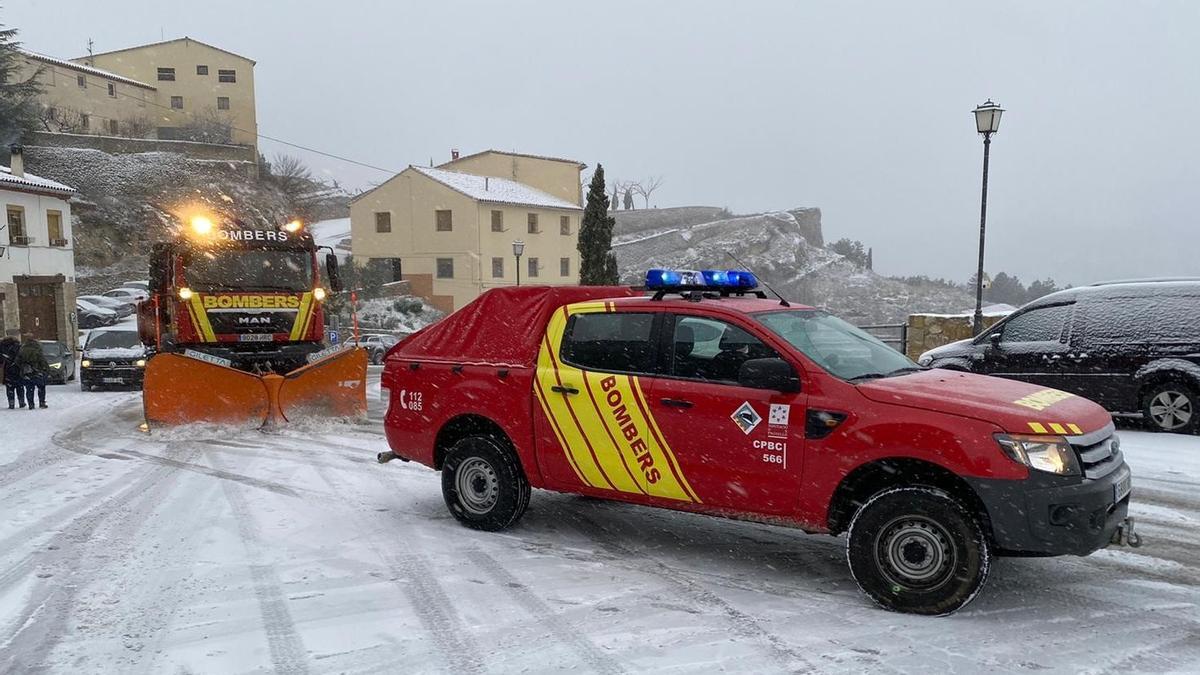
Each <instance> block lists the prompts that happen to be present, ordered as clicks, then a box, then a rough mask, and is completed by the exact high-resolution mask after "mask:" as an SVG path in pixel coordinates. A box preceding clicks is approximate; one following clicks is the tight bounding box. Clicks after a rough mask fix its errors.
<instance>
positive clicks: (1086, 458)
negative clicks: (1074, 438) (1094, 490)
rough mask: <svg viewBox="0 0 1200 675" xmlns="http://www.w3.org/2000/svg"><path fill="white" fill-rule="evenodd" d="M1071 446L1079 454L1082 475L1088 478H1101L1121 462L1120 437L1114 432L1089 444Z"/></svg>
mask: <svg viewBox="0 0 1200 675" xmlns="http://www.w3.org/2000/svg"><path fill="white" fill-rule="evenodd" d="M1073 447H1074V448H1075V452H1076V453H1078V454H1079V463H1080V465H1081V466H1082V467H1083V475H1084V476H1086V477H1088V478H1102V477H1104V476H1106V475H1108V474H1109V472H1111V471H1112V470H1113V469H1115V468H1117V467H1118V466H1120V464H1121V439H1120V438H1118V437H1117V436H1116V435H1115V434H1112V435H1109V436H1107V437H1106V438H1103V439H1101V440H1100V441H1099V442H1096V443H1092V444H1091V445H1075V446H1073Z"/></svg>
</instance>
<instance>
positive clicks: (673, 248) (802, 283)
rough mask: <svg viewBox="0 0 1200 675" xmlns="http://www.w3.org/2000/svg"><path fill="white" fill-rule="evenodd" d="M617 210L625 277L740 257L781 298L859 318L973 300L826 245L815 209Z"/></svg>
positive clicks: (890, 316)
mask: <svg viewBox="0 0 1200 675" xmlns="http://www.w3.org/2000/svg"><path fill="white" fill-rule="evenodd" d="M614 215H615V217H616V219H617V224H616V227H615V228H614V236H613V252H614V253H615V254H616V256H617V263H618V265H619V266H620V270H621V281H622V283H630V284H639V283H641V282H642V275H643V274H645V270H647V269H649V268H652V267H677V268H681V269H697V268H706V267H715V268H735V267H739V266H740V265H739V264H738V263H737V262H736V260H740V261H741V262H742V263H743V264H744V265H745V266H747V267H749V268H750V269H752V270H753V271H754V272H756V273H757V274H758V275H759V276H760V277H761V278H762V279H764V280H765V281H767V282H768V283H770V284H771V285H772V286H773V287H774V288H775V290H777V291H779V292H780V293H781V294H783V295H784V297H787V298H789V299H792V300H795V301H798V302H802V303H805V304H811V305H816V306H820V307H824V308H826V309H828V310H830V311H831V312H834V313H836V314H838V315H840V316H842V317H844V318H846V319H847V320H849V321H852V322H854V323H859V324H865V323H893V322H900V321H904V320H906V319H907V316H908V314H909V313H912V312H918V311H931V312H949V311H957V310H959V309H961V308H962V307H966V306H968V305H970V304H972V303H971V297H970V295H969V293H967V291H966V290H965V289H963V288H954V287H948V286H943V285H938V284H932V283H916V284H909V283H905V282H902V281H899V280H896V279H891V278H888V277H883V276H880V275H878V274H875V273H874V272H872V271H870V270H864V269H861V268H859V267H858V266H856V265H855V264H854V263H852V262H850V261H849V260H847V259H846V258H845V257H843V256H841V255H839V254H837V253H834V252H833V251H830V250H829V249H827V248H825V246H824V235H823V233H822V230H821V211H820V209H816V208H797V209H791V210H789V211H774V212H770V213H759V214H752V215H746V216H732V215H729V214H728V212H727V211H725V210H723V209H715V208H711V207H682V208H674V209H649V210H644V211H618V212H616V213H615V214H614ZM735 258H736V260H735Z"/></svg>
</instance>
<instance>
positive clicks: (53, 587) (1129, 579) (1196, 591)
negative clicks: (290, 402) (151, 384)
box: [0, 368, 1200, 673]
mask: <svg viewBox="0 0 1200 675" xmlns="http://www.w3.org/2000/svg"><path fill="white" fill-rule="evenodd" d="M372 378H373V379H372V381H373V382H374V383H375V386H374V387H373V390H374V391H375V392H377V382H378V372H377V371H376V369H374V368H372ZM49 403H50V405H51V408H50V409H49V410H37V411H33V412H28V411H11V412H10V411H7V410H0V439H2V442H0V514H2V517H0V672H4V673H9V672H14V673H15V672H29V671H31V670H38V669H42V670H49V671H54V672H71V673H75V672H122V673H125V672H222V673H225V672H250V671H270V670H274V671H279V672H293V673H303V672H313V673H324V672H455V673H464V672H513V671H524V672H548V671H549V672H553V671H558V672H562V671H572V672H591V671H600V672H620V671H640V670H670V671H674V672H713V671H718V670H723V671H737V672H780V671H810V670H818V671H840V672H848V671H854V672H857V671H863V670H881V671H899V672H913V671H917V672H928V671H953V672H972V673H974V672H985V671H986V672H994V671H1031V670H1050V671H1063V672H1068V671H1069V672H1079V671H1084V672H1106V671H1127V670H1134V671H1156V672H1161V671H1175V672H1197V671H1200V569H1198V568H1197V563H1198V562H1200V438H1195V437H1182V436H1167V435H1156V434H1150V433H1144V432H1137V431H1125V432H1123V434H1122V435H1123V440H1124V448H1125V450H1126V452H1127V456H1128V458H1129V461H1130V462H1131V464H1132V465H1133V468H1134V471H1135V475H1136V478H1135V495H1134V506H1133V513H1134V515H1136V516H1137V517H1138V518H1139V521H1140V526H1141V530H1142V534H1143V535H1144V536H1145V538H1146V545H1145V546H1144V547H1143V548H1141V549H1138V550H1136V551H1135V550H1130V549H1111V550H1106V551H1102V552H1100V553H1097V554H1095V555H1093V556H1091V557H1089V558H1058V559H1002V560H1001V561H1000V562H999V564H998V565H996V567H995V568H994V570H993V574H992V578H991V581H990V583H989V585H988V587H987V588H986V589H985V590H984V592H983V594H982V595H981V596H980V597H979V598H978V599H977V600H976V601H975V602H974V603H973V604H972V605H970V606H969V607H968V608H967V609H966V610H964V611H962V612H960V613H958V614H956V615H954V616H951V617H947V618H938V619H934V618H920V617H911V616H903V615H898V614H892V613H888V612H884V611H882V610H879V609H877V608H875V607H874V606H872V605H871V604H870V603H869V602H868V601H867V600H866V599H865V598H864V597H863V596H862V595H861V594H860V593H859V592H858V590H857V589H856V588H855V586H854V583H853V581H852V580H851V579H850V576H849V573H848V572H847V569H846V564H845V559H844V556H843V551H842V541H841V540H840V539H833V538H830V537H824V536H808V535H804V534H802V533H799V532H795V531H792V530H786V529H780V528H775V527H770V526H766V525H757V524H749V523H738V522H732V521H722V520H717V519H712V518H704V517H699V516H691V515H686V514H677V513H670V512H664V511H654V510H649V509H644V508H637V507H632V506H625V505H620V504H614V503H605V502H600V501H595V500H588V499H581V498H576V497H571V496H565V495H555V494H549V493H542V492H539V493H536V494H535V495H534V499H533V502H532V505H531V507H530V509H529V512H528V514H527V515H526V516H525V518H524V520H523V521H522V522H521V523H520V524H519V526H517V527H516V528H514V529H512V530H510V531H508V532H505V533H501V534H487V533H481V532H474V531H470V530H467V529H464V528H462V527H460V526H458V525H457V524H456V523H455V522H454V521H453V520H452V519H451V518H450V516H449V515H448V514H447V513H446V511H445V507H444V506H443V503H442V498H441V493H440V489H439V486H440V480H439V478H438V476H437V475H436V474H434V473H433V472H431V471H429V470H427V469H424V468H421V467H418V466H413V465H411V464H404V463H401V462H393V463H391V464H388V465H386V466H380V465H378V464H376V463H375V462H374V455H375V453H376V452H378V451H380V450H382V449H385V443H384V441H383V439H382V437H381V435H380V433H381V427H380V422H379V417H380V410H379V404H378V402H377V401H374V402H373V403H372V409H371V421H370V422H368V423H366V424H363V425H354V426H348V425H338V424H331V423H324V424H316V423H314V424H311V425H307V426H302V427H298V428H297V427H293V428H287V429H283V430H281V431H278V432H275V433H262V432H257V431H233V430H229V429H214V428H208V429H205V428H187V429H176V430H171V431H165V432H155V433H153V434H149V435H147V434H144V433H141V432H139V431H138V430H137V426H138V423H139V421H140V418H139V412H140V411H139V406H140V396H139V395H138V394H137V393H136V392H134V393H130V392H95V393H88V394H84V393H81V392H79V390H78V387H77V386H74V385H69V386H66V387H51V388H50V390H49Z"/></svg>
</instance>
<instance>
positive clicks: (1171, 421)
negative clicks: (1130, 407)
mask: <svg viewBox="0 0 1200 675" xmlns="http://www.w3.org/2000/svg"><path fill="white" fill-rule="evenodd" d="M1142 414H1143V415H1145V420H1146V421H1147V422H1149V423H1150V427H1151V428H1153V429H1154V430H1155V431H1170V432H1174V433H1178V434H1194V433H1196V431H1197V430H1200V396H1198V395H1197V394H1196V390H1195V389H1194V388H1192V387H1189V386H1188V385H1186V384H1184V383H1183V382H1179V381H1177V380H1169V381H1167V382H1161V383H1159V384H1156V385H1154V386H1152V387H1150V388H1149V389H1147V390H1146V395H1145V396H1143V397H1142Z"/></svg>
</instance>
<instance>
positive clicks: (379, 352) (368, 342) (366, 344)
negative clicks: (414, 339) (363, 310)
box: [346, 333, 400, 364]
mask: <svg viewBox="0 0 1200 675" xmlns="http://www.w3.org/2000/svg"><path fill="white" fill-rule="evenodd" d="M399 341H400V338H398V337H396V336H395V335H388V334H387V333H366V334H363V335H361V336H359V339H358V340H355V339H354V338H350V339H349V340H346V344H348V345H350V346H352V347H362V348H363V349H366V350H367V357H368V359H369V360H370V362H371V363H375V364H379V363H383V357H385V356H387V351H388V350H389V349H391V348H392V347H394V346H395V345H396V343H397V342H399Z"/></svg>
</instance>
